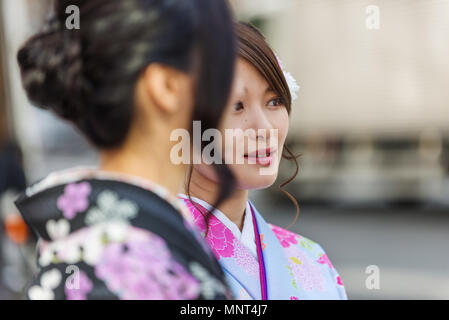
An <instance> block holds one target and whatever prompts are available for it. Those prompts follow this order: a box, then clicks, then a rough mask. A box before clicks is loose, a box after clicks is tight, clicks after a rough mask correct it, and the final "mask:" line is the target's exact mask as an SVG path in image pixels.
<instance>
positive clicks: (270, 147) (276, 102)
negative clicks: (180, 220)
mask: <svg viewBox="0 0 449 320" xmlns="http://www.w3.org/2000/svg"><path fill="white" fill-rule="evenodd" d="M288 125H289V116H288V112H287V109H286V107H285V104H284V102H283V99H282V98H281V97H280V96H279V95H278V94H277V93H276V92H275V91H273V90H272V89H271V88H270V86H269V84H268V82H267V81H266V80H265V78H264V77H263V76H262V75H261V74H260V73H259V72H258V71H257V69H256V68H255V67H253V66H252V65H251V64H250V63H249V62H247V61H246V60H244V59H242V58H239V59H238V60H237V66H236V72H235V78H234V82H233V87H232V92H231V96H230V99H229V102H228V105H227V107H226V110H225V113H224V115H223V119H222V121H221V123H220V128H219V129H220V132H221V134H222V136H223V139H224V147H222V150H223V152H224V155H223V157H224V159H226V162H227V164H228V166H229V168H230V169H231V170H232V172H233V173H234V175H235V177H236V179H237V187H238V188H239V189H245V190H254V189H263V188H267V187H269V186H271V185H272V184H273V183H274V182H275V180H276V178H277V175H278V169H279V163H280V160H281V157H282V150H283V147H284V143H285V138H286V136H287V133H288ZM239 129H240V130H239ZM227 135H228V138H225V137H226V136H227ZM232 136H234V137H233V138H231V137H232ZM196 169H197V170H199V171H200V173H202V174H204V175H206V176H208V177H209V178H211V179H213V180H216V179H215V177H213V175H214V174H213V171H212V170H211V168H210V166H207V165H204V164H202V165H197V166H196Z"/></svg>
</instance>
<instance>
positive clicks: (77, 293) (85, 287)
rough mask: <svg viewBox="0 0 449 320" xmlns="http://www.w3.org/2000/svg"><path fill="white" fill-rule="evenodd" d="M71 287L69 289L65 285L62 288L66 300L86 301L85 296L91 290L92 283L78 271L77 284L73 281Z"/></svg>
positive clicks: (84, 274) (83, 273) (82, 272)
mask: <svg viewBox="0 0 449 320" xmlns="http://www.w3.org/2000/svg"><path fill="white" fill-rule="evenodd" d="M75 280H76V279H75ZM72 285H73V287H69V286H68V285H67V284H66V286H65V287H64V291H65V294H66V296H67V300H86V299H87V294H88V293H89V292H90V291H92V289H93V284H92V281H90V279H89V278H88V277H87V275H86V273H85V272H84V271H80V273H79V278H78V283H76V281H75V283H72Z"/></svg>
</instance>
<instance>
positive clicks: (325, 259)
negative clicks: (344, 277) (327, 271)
mask: <svg viewBox="0 0 449 320" xmlns="http://www.w3.org/2000/svg"><path fill="white" fill-rule="evenodd" d="M317 262H318V263H321V264H327V265H328V266H329V268H331V269H333V268H334V266H333V265H332V262H331V261H330V260H329V257H328V256H327V254H323V255H321V256H320V258H319V259H318V260H317Z"/></svg>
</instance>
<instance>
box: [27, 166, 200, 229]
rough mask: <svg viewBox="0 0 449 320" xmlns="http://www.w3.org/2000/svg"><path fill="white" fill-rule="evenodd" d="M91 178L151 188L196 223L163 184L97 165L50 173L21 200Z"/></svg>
mask: <svg viewBox="0 0 449 320" xmlns="http://www.w3.org/2000/svg"><path fill="white" fill-rule="evenodd" d="M90 179H95V180H114V181H120V182H123V183H127V184H131V185H135V186H137V187H139V188H142V189H145V190H149V191H151V192H153V193H154V194H156V195H158V196H159V197H160V198H162V199H164V200H165V201H167V202H168V203H169V204H170V205H171V206H173V207H174V208H175V209H176V210H177V211H179V212H180V213H181V215H182V216H183V217H184V219H186V220H187V221H188V222H189V224H190V225H194V222H193V219H192V215H191V214H190V212H189V210H188V209H187V208H186V206H185V205H183V203H182V202H181V201H179V199H178V198H177V197H175V196H173V195H171V194H170V192H169V191H168V190H167V189H166V188H164V187H163V186H161V185H159V184H157V183H154V182H152V181H150V180H147V179H144V178H141V177H137V176H133V175H128V174H123V173H116V172H110V171H101V170H99V169H98V168H95V167H75V168H71V169H66V170H62V171H56V172H53V173H50V174H49V175H48V176H47V177H46V178H44V179H42V180H40V181H38V182H36V183H35V184H33V185H31V186H29V187H28V188H27V189H26V190H25V193H24V194H23V195H22V196H21V198H19V200H20V199H23V198H31V197H33V196H35V195H37V194H40V193H42V192H44V191H46V190H48V189H51V188H53V187H56V186H60V185H67V184H70V183H75V182H77V181H80V180H90Z"/></svg>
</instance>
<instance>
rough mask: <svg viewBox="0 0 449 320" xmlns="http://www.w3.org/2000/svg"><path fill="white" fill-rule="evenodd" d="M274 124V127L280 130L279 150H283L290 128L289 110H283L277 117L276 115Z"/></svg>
mask: <svg viewBox="0 0 449 320" xmlns="http://www.w3.org/2000/svg"><path fill="white" fill-rule="evenodd" d="M272 126H273V128H274V129H277V130H278V141H277V142H278V146H279V150H282V148H283V146H284V143H285V139H286V138H287V135H288V129H289V117H288V113H287V110H283V111H282V112H279V114H278V115H277V117H275V118H274V119H273V121H272Z"/></svg>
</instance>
